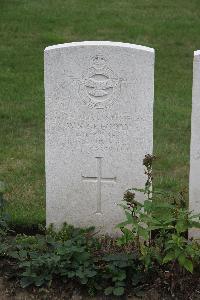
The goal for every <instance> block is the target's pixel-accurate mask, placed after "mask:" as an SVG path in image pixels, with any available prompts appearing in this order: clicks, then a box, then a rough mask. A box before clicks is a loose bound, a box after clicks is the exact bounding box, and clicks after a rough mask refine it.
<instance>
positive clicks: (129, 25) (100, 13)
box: [0, 0, 200, 225]
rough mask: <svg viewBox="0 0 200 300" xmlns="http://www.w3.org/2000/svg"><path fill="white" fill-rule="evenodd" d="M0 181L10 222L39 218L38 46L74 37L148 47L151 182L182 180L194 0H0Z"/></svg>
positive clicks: (197, 18)
mask: <svg viewBox="0 0 200 300" xmlns="http://www.w3.org/2000/svg"><path fill="white" fill-rule="evenodd" d="M0 26H1V27H0V28H1V29H0V41H1V42H0V83H1V89H0V180H3V181H5V182H6V183H7V185H8V194H7V198H8V200H9V212H10V213H11V215H12V218H13V222H14V223H16V224H28V225H31V224H36V223H42V222H44V220H45V196H44V187H45V186H44V90H43V50H44V48H45V47H46V46H48V45H52V44H58V43H64V42H71V41H82V40H112V41H123V42H130V43H135V44H141V45H146V46H150V47H153V48H155V49H156V73H155V115H154V152H155V154H157V155H158V156H159V157H160V160H159V161H158V162H157V163H156V166H155V170H156V173H157V175H158V180H157V183H158V184H159V185H160V186H162V187H165V188H173V189H180V187H182V186H186V187H187V186H188V169H189V142H190V113H191V88H192V60H193V51H194V50H196V49H198V48H200V6H199V1H198V0H190V1H188V0H109V1H108V0H0Z"/></svg>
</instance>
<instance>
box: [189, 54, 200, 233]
mask: <svg viewBox="0 0 200 300" xmlns="http://www.w3.org/2000/svg"><path fill="white" fill-rule="evenodd" d="M189 210H190V211H193V213H195V214H198V213H200V51H195V52H194V62H193V90H192V124H191V147H190V185H189ZM189 236H190V237H194V238H200V230H199V229H191V230H190V232H189Z"/></svg>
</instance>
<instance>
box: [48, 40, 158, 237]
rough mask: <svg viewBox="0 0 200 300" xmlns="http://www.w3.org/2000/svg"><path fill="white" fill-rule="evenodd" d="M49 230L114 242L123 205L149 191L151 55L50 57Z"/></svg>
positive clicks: (113, 49) (90, 48)
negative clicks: (73, 229) (78, 230)
mask: <svg viewBox="0 0 200 300" xmlns="http://www.w3.org/2000/svg"><path fill="white" fill-rule="evenodd" d="M45 98H46V101H45V102H46V205H47V224H50V223H54V224H56V225H57V226H59V225H60V224H61V223H62V222H67V223H69V224H73V225H75V226H91V225H94V226H96V228H97V230H98V231H100V232H101V233H108V234H114V233H115V231H116V230H115V228H114V227H115V225H116V224H117V223H119V222H120V221H121V220H122V219H123V218H124V213H123V211H122V209H121V208H120V207H119V206H118V203H120V201H121V200H122V198H123V193H124V192H125V190H126V189H128V188H131V187H133V186H134V187H143V186H144V183H145V179H146V178H145V176H144V169H143V166H142V160H143V157H144V155H145V154H147V153H152V147H153V98H154V50H153V49H150V48H147V47H143V46H137V45H132V44H123V43H114V42H81V43H71V44H63V45H56V46H51V47H47V48H46V49H45Z"/></svg>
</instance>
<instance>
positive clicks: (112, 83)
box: [79, 54, 120, 109]
mask: <svg viewBox="0 0 200 300" xmlns="http://www.w3.org/2000/svg"><path fill="white" fill-rule="evenodd" d="M119 93H120V79H119V78H118V76H117V75H116V74H114V72H113V71H112V70H111V68H110V67H109V66H108V63H107V59H106V58H105V57H104V56H103V55H101V54H97V55H95V56H94V57H92V58H91V62H90V67H89V68H88V69H87V70H86V71H85V72H84V73H83V76H82V80H81V84H80V88H79V94H80V96H81V98H82V100H83V101H84V103H85V104H87V105H88V106H89V107H91V108H97V109H103V108H105V107H107V106H110V105H111V104H112V103H113V102H114V101H115V100H117V98H118V97H119Z"/></svg>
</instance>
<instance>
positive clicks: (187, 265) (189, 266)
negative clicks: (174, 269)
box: [184, 258, 193, 273]
mask: <svg viewBox="0 0 200 300" xmlns="http://www.w3.org/2000/svg"><path fill="white" fill-rule="evenodd" d="M184 268H185V269H186V270H188V271H189V272H190V273H193V263H192V261H191V260H189V259H187V258H186V259H185V262H184Z"/></svg>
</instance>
